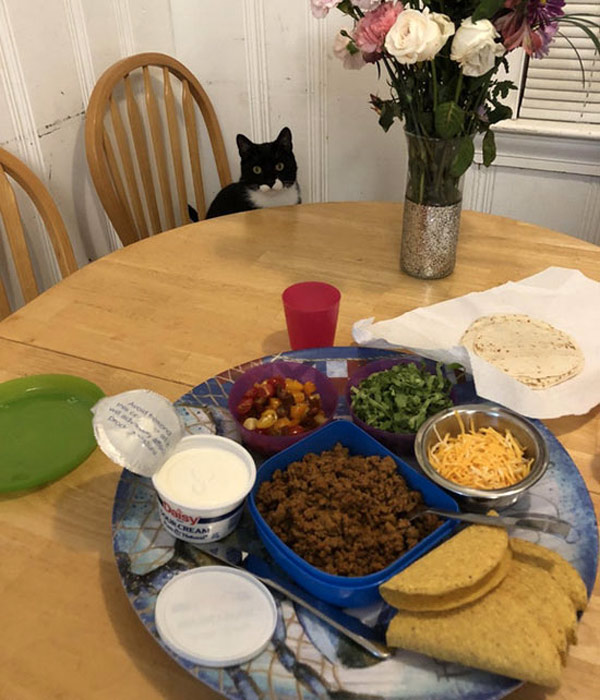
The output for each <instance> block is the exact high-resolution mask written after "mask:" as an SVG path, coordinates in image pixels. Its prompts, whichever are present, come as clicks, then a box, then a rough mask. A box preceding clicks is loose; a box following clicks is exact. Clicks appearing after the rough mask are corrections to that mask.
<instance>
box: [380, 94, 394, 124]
mask: <svg viewBox="0 0 600 700" xmlns="http://www.w3.org/2000/svg"><path fill="white" fill-rule="evenodd" d="M395 116H396V105H395V104H394V102H393V101H392V100H386V101H385V102H382V103H381V112H380V113H379V125H380V126H381V128H382V129H383V130H384V131H388V130H389V128H390V126H392V124H393V123H394V117H395Z"/></svg>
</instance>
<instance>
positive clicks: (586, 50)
mask: <svg viewBox="0 0 600 700" xmlns="http://www.w3.org/2000/svg"><path fill="white" fill-rule="evenodd" d="M565 14H591V15H593V16H594V17H593V18H590V19H595V20H598V21H600V0H585V2H581V1H579V0H567V3H566V6H565ZM558 26H559V30H558V33H557V34H556V37H555V39H554V42H553V43H552V44H551V46H550V51H549V53H548V55H547V56H545V57H544V58H542V59H537V58H533V59H529V62H528V65H527V72H526V77H525V81H524V89H523V92H522V98H521V105H520V108H519V117H520V118H524V119H549V120H554V121H562V122H578V123H584V124H585V123H587V124H600V56H598V54H597V53H596V51H595V49H594V46H593V44H592V42H591V40H590V38H589V37H588V36H587V35H586V34H585V32H583V31H582V30H581V29H579V28H578V27H575V26H573V25H568V24H559V25H558ZM591 29H592V31H593V32H594V34H596V36H599V33H600V30H598V29H597V28H594V27H591ZM573 47H575V48H576V49H577V51H578V52H579V56H580V58H581V63H580V62H579V60H578V59H577V54H576V53H575V50H574V48H573ZM581 64H583V68H584V71H585V83H584V82H583V76H582V73H581Z"/></svg>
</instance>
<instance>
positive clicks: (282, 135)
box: [275, 126, 292, 151]
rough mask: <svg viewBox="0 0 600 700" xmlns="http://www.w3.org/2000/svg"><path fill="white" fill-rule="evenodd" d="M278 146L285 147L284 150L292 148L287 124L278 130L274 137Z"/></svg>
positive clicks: (290, 133)
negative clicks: (277, 134) (276, 135)
mask: <svg viewBox="0 0 600 700" xmlns="http://www.w3.org/2000/svg"><path fill="white" fill-rule="evenodd" d="M275 140H276V142H277V145H278V146H281V148H285V150H286V151H291V150H292V132H291V131H290V130H289V128H288V127H287V126H284V127H283V129H282V130H281V131H280V132H279V136H278V137H277V138H276V139H275Z"/></svg>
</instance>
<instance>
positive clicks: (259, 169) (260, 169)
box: [252, 165, 262, 175]
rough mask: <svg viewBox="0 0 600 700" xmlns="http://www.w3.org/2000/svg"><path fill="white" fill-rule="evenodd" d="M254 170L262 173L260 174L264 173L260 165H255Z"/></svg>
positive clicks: (257, 173)
mask: <svg viewBox="0 0 600 700" xmlns="http://www.w3.org/2000/svg"><path fill="white" fill-rule="evenodd" d="M252 172H253V173H254V174H255V175H260V174H261V173H262V168H261V167H260V165H255V166H254V167H253V168H252Z"/></svg>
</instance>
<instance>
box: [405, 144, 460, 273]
mask: <svg viewBox="0 0 600 700" xmlns="http://www.w3.org/2000/svg"><path fill="white" fill-rule="evenodd" d="M405 134H406V140H407V145H408V173H407V182H406V196H405V200H404V217H403V224H402V246H401V251H400V267H401V269H402V270H403V271H404V272H406V273H407V274H409V275H411V276H412V277H418V278H420V279H438V278H440V277H447V276H448V275H449V274H450V273H451V272H452V271H453V270H454V264H455V262H456V245H457V243H458V232H459V228H460V212H461V205H462V182H463V178H462V176H459V177H457V176H456V175H453V174H452V170H451V168H452V163H453V161H454V159H455V157H456V154H457V152H458V148H459V146H460V143H461V139H460V138H457V139H437V138H429V137H427V136H416V135H415V134H411V133H409V132H408V131H406V132H405Z"/></svg>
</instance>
